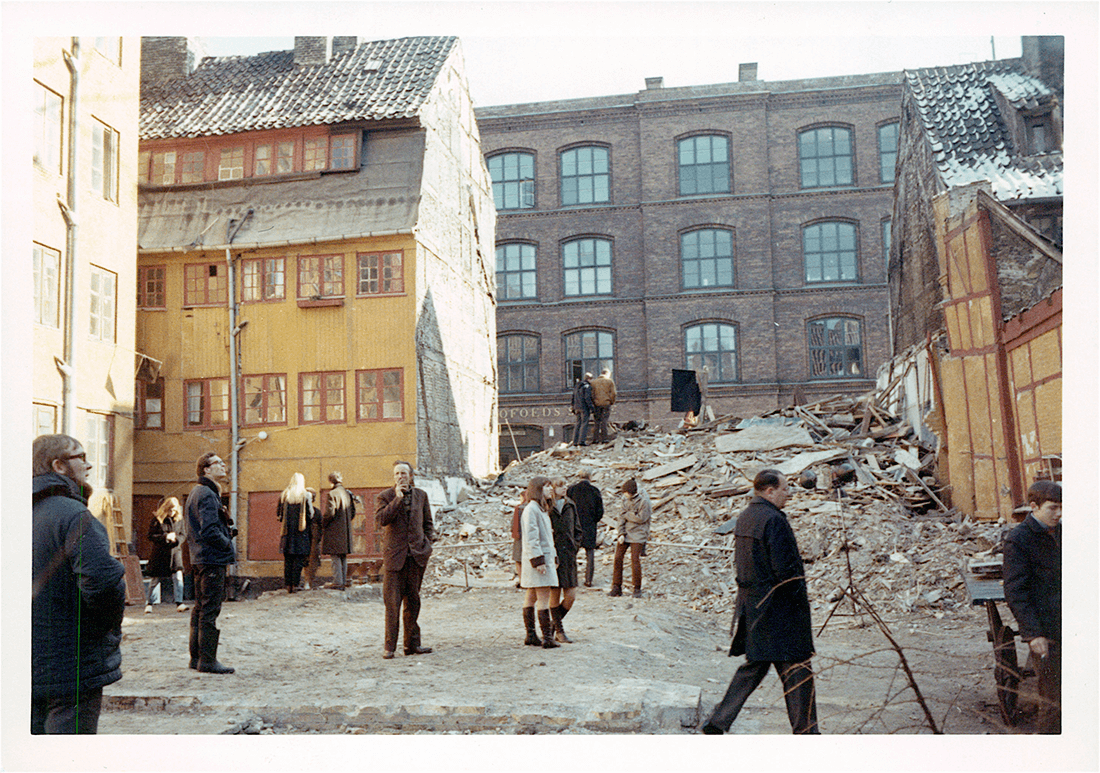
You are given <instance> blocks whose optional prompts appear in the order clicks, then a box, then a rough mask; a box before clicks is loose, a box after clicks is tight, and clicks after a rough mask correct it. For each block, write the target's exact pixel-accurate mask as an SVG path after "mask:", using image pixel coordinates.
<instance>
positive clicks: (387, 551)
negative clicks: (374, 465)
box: [374, 487, 435, 572]
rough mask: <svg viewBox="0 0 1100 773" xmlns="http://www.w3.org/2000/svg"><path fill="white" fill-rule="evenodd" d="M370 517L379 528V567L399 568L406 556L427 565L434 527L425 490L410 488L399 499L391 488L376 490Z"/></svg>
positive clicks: (399, 569) (397, 569)
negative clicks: (380, 550) (380, 532)
mask: <svg viewBox="0 0 1100 773" xmlns="http://www.w3.org/2000/svg"><path fill="white" fill-rule="evenodd" d="M374 520H375V523H376V524H377V526H378V528H379V529H382V568H383V569H384V570H385V571H387V572H399V571H401V567H403V566H404V565H405V561H406V559H408V558H409V557H410V556H412V558H413V559H414V560H415V561H416V563H418V564H420V565H421V566H427V565H428V558H429V557H430V556H431V555H432V540H434V539H435V526H434V525H433V524H432V508H431V506H430V505H429V504H428V494H427V492H425V491H424V490H423V489H418V488H415V487H414V488H411V489H409V491H408V493H406V494H405V496H403V497H401V499H400V500H398V499H397V492H396V491H395V490H394V489H393V487H390V488H388V489H384V490H382V491H380V492H378V496H377V497H375V500H374Z"/></svg>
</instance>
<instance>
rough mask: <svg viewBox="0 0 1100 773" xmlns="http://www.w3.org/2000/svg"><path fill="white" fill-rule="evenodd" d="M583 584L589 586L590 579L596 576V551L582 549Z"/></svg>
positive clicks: (593, 549)
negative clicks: (583, 560)
mask: <svg viewBox="0 0 1100 773" xmlns="http://www.w3.org/2000/svg"><path fill="white" fill-rule="evenodd" d="M584 557H585V562H584V584H585V585H591V584H592V578H593V577H594V576H595V575H596V549H595V548H585V549H584Z"/></svg>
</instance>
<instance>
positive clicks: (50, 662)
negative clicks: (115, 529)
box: [31, 472, 126, 698]
mask: <svg viewBox="0 0 1100 773" xmlns="http://www.w3.org/2000/svg"><path fill="white" fill-rule="evenodd" d="M87 494H88V490H87V488H82V487H80V486H79V485H78V484H77V483H76V481H74V480H72V479H71V478H68V477H66V476H64V475H59V474H57V473H54V472H50V473H46V474H45V475H37V476H35V478H34V481H33V484H32V500H33V511H32V529H31V534H32V547H31V569H32V575H31V576H32V581H33V590H32V596H31V694H32V697H33V698H55V697H60V696H64V695H74V694H75V693H77V692H87V691H89V690H95V689H97V688H100V687H103V686H104V685H108V684H112V683H113V682H117V681H118V680H119V679H121V678H122V652H121V650H120V649H119V645H120V643H121V642H122V614H123V612H124V610H125V608H126V579H125V571H124V570H123V568H122V564H121V563H120V562H119V561H118V559H116V558H114V557H112V556H111V549H110V541H109V539H108V537H107V529H105V528H104V526H103V524H102V523H100V522H99V521H97V520H96V519H95V517H94V516H93V515H92V514H91V513H90V512H89V511H88V507H87V501H88V499H87Z"/></svg>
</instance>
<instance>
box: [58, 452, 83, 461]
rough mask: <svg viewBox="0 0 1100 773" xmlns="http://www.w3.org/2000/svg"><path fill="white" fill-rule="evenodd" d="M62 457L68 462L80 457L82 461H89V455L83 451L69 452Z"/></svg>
mask: <svg viewBox="0 0 1100 773" xmlns="http://www.w3.org/2000/svg"><path fill="white" fill-rule="evenodd" d="M61 458H62V459H64V460H65V461H67V462H71V461H72V460H73V459H79V460H80V461H82V462H86V461H88V455H87V453H85V452H83V451H81V452H80V453H79V454H67V455H66V456H63V457H61Z"/></svg>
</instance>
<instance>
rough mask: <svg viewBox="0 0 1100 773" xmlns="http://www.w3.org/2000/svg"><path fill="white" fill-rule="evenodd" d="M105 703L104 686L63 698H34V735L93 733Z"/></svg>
mask: <svg viewBox="0 0 1100 773" xmlns="http://www.w3.org/2000/svg"><path fill="white" fill-rule="evenodd" d="M102 705H103V688H102V687H97V688H96V689H94V690H88V691H87V692H82V693H74V694H73V695H66V696H65V697H64V698H31V735H75V734H80V735H92V734H94V733H95V732H96V730H97V729H99V710H100V708H101V707H102Z"/></svg>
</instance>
